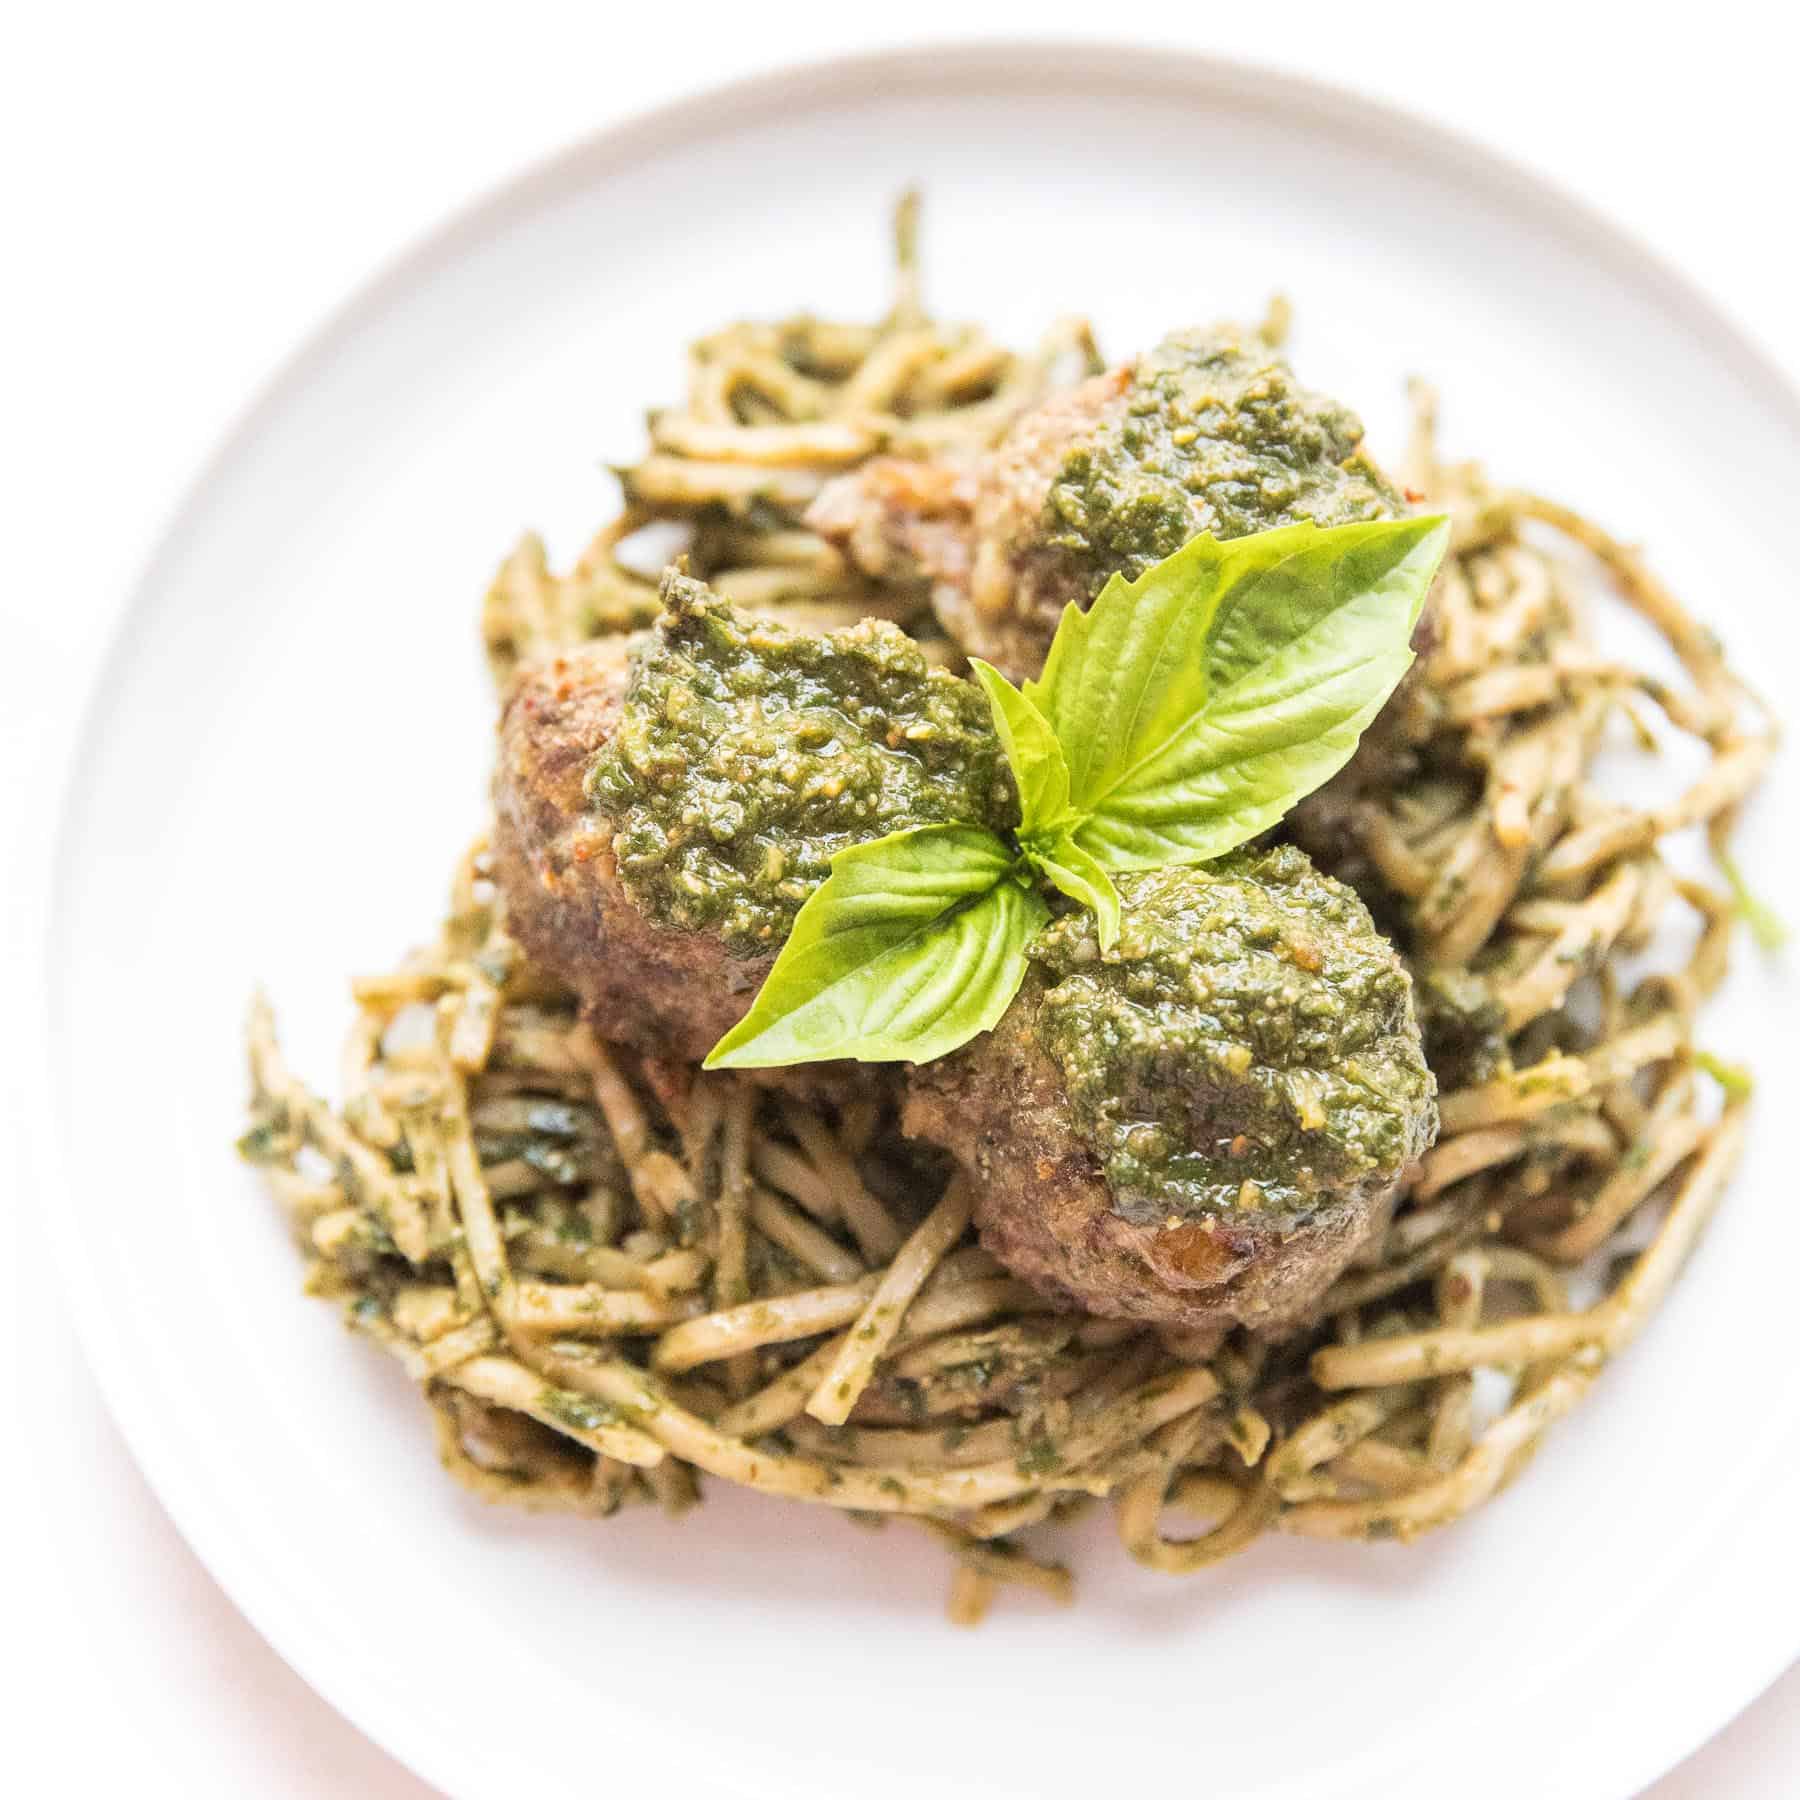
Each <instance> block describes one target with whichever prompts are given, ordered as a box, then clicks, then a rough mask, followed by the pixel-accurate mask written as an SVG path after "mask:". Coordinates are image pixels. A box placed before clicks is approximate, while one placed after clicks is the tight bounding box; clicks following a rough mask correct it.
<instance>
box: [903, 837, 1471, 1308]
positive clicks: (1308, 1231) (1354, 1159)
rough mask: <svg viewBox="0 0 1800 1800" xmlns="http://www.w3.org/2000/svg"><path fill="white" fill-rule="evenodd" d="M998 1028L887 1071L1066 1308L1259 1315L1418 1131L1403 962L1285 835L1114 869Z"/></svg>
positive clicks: (1391, 1181)
mask: <svg viewBox="0 0 1800 1800" xmlns="http://www.w3.org/2000/svg"><path fill="white" fill-rule="evenodd" d="M1118 887H1119V892H1120V898H1121V902H1122V913H1121V925H1120V931H1119V936H1118V941H1117V943H1116V944H1115V945H1114V946H1113V947H1112V948H1111V949H1109V950H1106V951H1102V950H1101V949H1100V947H1099V942H1098V937H1097V933H1096V930H1095V927H1094V923H1093V919H1092V915H1090V914H1086V913H1070V914H1067V915H1065V916H1064V917H1062V918H1060V919H1059V920H1057V921H1056V922H1055V923H1054V924H1053V925H1051V927H1050V928H1049V929H1048V930H1047V931H1046V932H1044V933H1043V934H1042V936H1040V937H1039V938H1038V939H1037V940H1036V941H1035V942H1034V944H1033V946H1032V949H1031V952H1030V954H1031V958H1032V965H1033V966H1032V968H1031V971H1030V972H1029V974H1028V975H1027V977H1026V981H1025V984H1024V986H1023V988H1022V989H1021V992H1020V994H1019V996H1018V998H1017V999H1016V1000H1015V1001H1014V1002H1013V1005H1012V1006H1011V1008H1010V1009H1009V1010H1008V1012H1007V1013H1006V1015H1005V1017H1004V1018H1003V1019H1002V1020H1001V1022H1000V1024H999V1026H998V1027H997V1028H996V1029H995V1030H994V1031H992V1032H991V1033H989V1034H987V1035H986V1036H984V1037H981V1038H977V1039H976V1040H975V1041H974V1042H973V1043H971V1044H969V1045H968V1046H966V1047H965V1048H964V1049H962V1050H960V1051H958V1052H956V1053H955V1054H954V1055H952V1056H950V1057H948V1058H945V1059H944V1060H943V1061H941V1062H938V1063H934V1064H930V1065H927V1066H923V1067H919V1068H915V1069H913V1070H911V1071H909V1075H908V1099H907V1105H906V1111H905V1121H904V1122H905V1125H906V1128H907V1129H908V1131H910V1132H912V1133H914V1134H915V1135H917V1136H920V1137H924V1138H927V1139H929V1140H931V1141H933V1142H935V1143H939V1144H942V1145H943V1146H945V1147H946V1148H948V1149H949V1150H951V1151H952V1152H953V1153H954V1154H955V1155H956V1157H957V1158H958V1160H959V1161H960V1162H961V1163H962V1164H963V1165H964V1167H965V1168H967V1169H968V1170H969V1171H970V1172H971V1173H972V1174H973V1175H974V1176H975V1177H976V1190H975V1192H976V1201H975V1217H976V1223H977V1225H978V1226H979V1227H980V1230H981V1234H982V1238H983V1241H984V1242H985V1243H986V1244H987V1245H988V1247H989V1248H990V1249H991V1250H992V1251H993V1252H994V1253H995V1254H996V1255H997V1256H999V1257H1000V1258H1001V1259H1002V1260H1003V1261H1004V1262H1005V1263H1006V1264H1007V1265H1008V1266H1009V1267H1010V1268H1012V1269H1013V1270H1014V1271H1015V1272H1016V1273H1018V1274H1019V1275H1021V1276H1023V1277H1024V1278H1025V1279H1026V1280H1028V1281H1030V1282H1032V1283H1033V1284H1034V1285H1036V1286H1038V1287H1040V1288H1042V1289H1043V1290H1044V1291H1045V1292H1046V1293H1048V1294H1050V1295H1052V1296H1053V1297H1055V1298H1057V1299H1059V1300H1064V1301H1068V1302H1072V1303H1074V1304H1076V1305H1079V1306H1081V1307H1084V1308H1085V1309H1086V1310H1088V1311H1090V1312H1098V1313H1104V1314H1110V1315H1114V1316H1118V1317H1124V1318H1136V1319H1146V1320H1153V1321H1157V1322H1160V1323H1166V1324H1172V1325H1179V1326H1183V1327H1189V1328H1193V1327H1201V1326H1217V1325H1221V1324H1226V1323H1242V1324H1246V1325H1252V1326H1257V1327H1261V1328H1266V1329H1278V1328H1279V1327H1281V1326H1282V1325H1283V1324H1285V1323H1287V1322H1288V1321H1291V1320H1293V1319H1295V1318H1297V1317H1298V1316H1300V1315H1302V1314H1304V1313H1305V1312H1306V1311H1307V1310H1308V1309H1309V1308H1310V1307H1311V1306H1312V1304H1313V1303H1314V1302H1315V1301H1316V1300H1317V1298H1318V1296H1319V1295H1320V1294H1321V1293H1322V1292H1323V1291H1324V1289H1325V1288H1326V1287H1327V1286H1328V1285H1329V1284H1330V1282H1331V1281H1332V1279H1333V1278H1334V1277H1335V1276H1336V1275H1337V1274H1338V1273H1339V1272H1340V1271H1341V1270H1342V1269H1343V1268H1344V1266H1345V1264H1346V1263H1347V1262H1348V1261H1349V1259H1350V1257H1351V1256H1352V1255H1353V1254H1354V1252H1355V1250H1356V1248H1357V1247H1358V1245H1360V1244H1361V1243H1363V1242H1364V1241H1365V1240H1366V1239H1367V1238H1368V1237H1369V1235H1370V1234H1371V1233H1372V1231H1373V1230H1374V1229H1375V1228H1376V1227H1377V1225H1378V1224H1379V1223H1380V1221H1381V1220H1382V1219H1383V1218H1384V1217H1385V1216H1386V1213H1387V1210H1388V1208H1389V1207H1390V1205H1391V1203H1392V1199H1393V1196H1394V1194H1395V1192H1396V1190H1397V1187H1398V1184H1399V1182H1400V1180H1401V1178H1402V1177H1403V1176H1404V1174H1405V1172H1406V1170H1407V1168H1408V1167H1409V1166H1410V1165H1411V1164H1412V1163H1413V1161H1414V1160H1416V1158H1417V1157H1418V1156H1420V1155H1421V1154H1422V1153H1423V1152H1424V1150H1425V1149H1426V1147H1427V1146H1428V1145H1429V1143H1430V1141H1431V1138H1432V1136H1433V1134H1434V1133H1435V1130H1436V1121H1437V1114H1436V1105H1435V1098H1434V1096H1435V1087H1434V1084H1433V1081H1432V1077H1431V1074H1430V1071H1429V1069H1428V1068H1427V1066H1426V1063H1425V1058H1424V1051H1423V1046H1422V1044H1421V1041H1420V1034H1419V1027H1418V1022H1417V1019H1416V1017H1415V1014H1414V1009H1413V1000H1412V986H1411V981H1410V978H1409V976H1408V975H1407V973H1406V971H1405V969H1404V967H1403V966H1402V965H1401V963H1400V960H1399V958H1398V956H1397V955H1396V953H1395V952H1394V950H1393V947H1392V946H1391V945H1390V944H1389V943H1387V941H1386V940H1385V939H1383V938H1382V937H1381V936H1380V935H1379V933H1377V931H1376V930H1375V928H1374V925H1373V923H1372V922H1371V920H1370V918H1369V915H1368V912H1367V910H1366V909H1365V908H1364V907H1363V905H1362V903H1361V902H1360V901H1359V900H1358V899H1357V898H1356V896H1355V895H1354V894H1353V893H1352V892H1351V891H1350V890H1349V889H1348V888H1346V887H1344V886H1343V885H1342V884H1341V883H1339V882H1336V881H1333V880H1331V879H1330V878H1328V877H1326V876H1324V875H1321V874H1320V873H1319V872H1318V871H1317V870H1316V869H1314V868H1313V867H1312V865H1311V864H1310V863H1309V862H1308V861H1307V859H1306V857H1305V856H1304V855H1303V854H1302V853H1301V852H1300V851H1298V850H1296V849H1294V848H1293V847H1292V846H1288V845H1283V846H1276V847H1273V848H1270V849H1265V850H1258V851H1243V852H1238V853H1235V854H1233V855H1232V856H1229V857H1225V858H1222V859H1220V861H1219V862H1217V863H1215V864H1211V865H1208V866H1207V867H1205V868H1201V869H1163V870H1156V871H1151V872H1147V873H1143V874H1137V875H1127V876H1122V877H1120V879H1119V881H1118Z"/></svg>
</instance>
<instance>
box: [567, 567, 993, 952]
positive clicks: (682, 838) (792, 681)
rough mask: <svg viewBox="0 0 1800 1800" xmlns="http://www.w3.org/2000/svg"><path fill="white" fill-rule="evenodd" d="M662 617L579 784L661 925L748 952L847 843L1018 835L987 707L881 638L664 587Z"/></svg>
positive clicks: (891, 631) (865, 629)
mask: <svg viewBox="0 0 1800 1800" xmlns="http://www.w3.org/2000/svg"><path fill="white" fill-rule="evenodd" d="M663 605H664V612H663V616H662V617H661V619H659V620H658V622H657V627H656V631H655V633H654V635H653V636H652V637H650V638H649V639H647V640H646V641H645V642H644V643H643V644H642V645H641V646H640V647H639V648H638V650H637V651H636V653H635V655H634V657H633V660H632V671H631V685H630V687H629V689H628V691H627V694H626V699H625V705H624V711H623V716H622V717H621V719H620V722H619V726H618V729H617V732H616V733H615V735H614V737H613V738H612V740H611V742H610V743H608V744H607V746H606V747H605V749H603V750H602V751H601V753H600V755H599V757H598V758H597V759H596V761H595V764H594V767H593V769H592V770H591V771H590V773H589V776H588V794H589V797H590V799H591V800H592V802H593V804H594V805H595V806H596V807H597V808H598V809H599V810H600V811H601V812H603V813H605V814H607V815H609V817H610V818H611V820H612V822H613V826H614V833H615V835H614V840H613V847H614V853H615V855H616V856H617V858H618V864H619V873H620V877H621V879H622V881H623V883H624V886H625V889H626V891H627V892H628V893H629V894H630V896H631V898H632V900H633V901H634V903H635V904H637V905H638V906H640V907H642V908H643V909H644V911H645V912H647V913H648V914H649V915H650V916H651V917H652V918H654V919H656V920H658V921H659V922H660V923H662V924H666V925H670V926H673V927H675V928H677V929H680V930H689V931H699V930H708V931H715V932H717V933H718V934H719V935H720V937H721V938H722V939H723V941H724V943H725V946H726V948H727V949H728V950H729V951H730V952H731V953H732V954H733V955H737V956H755V955H758V954H761V953H763V952H766V951H768V950H771V949H774V948H776V947H778V946H779V945H780V944H781V943H782V941H783V940H784V939H785V938H786V936H787V934H788V930H789V928H790V927H791V926H792V924H793V921H794V915H795V914H796V913H797V912H798V911H799V910H800V908H801V906H802V905H803V904H804V903H805V901H806V900H807V898H808V897H809V896H810V895H811V893H812V892H813V890H814V889H815V888H817V887H818V886H819V884H820V883H821V882H823V881H824V879H825V877H826V875H827V874H828V873H829V872H830V862H831V857H832V854H833V853H834V852H835V851H837V850H840V849H842V848H843V847H844V846H845V845H847V844H852V843H858V842H865V841H867V840H868V839H870V838H876V837H881V836H884V835H885V834H887V833H888V832H892V831H903V830H908V829H910V828H912V827H914V826H918V825H931V824H939V823H947V822H952V821H954V822H958V823H974V824H984V825H990V826H993V827H994V828H996V829H1005V828H1007V827H1009V826H1011V825H1013V824H1015V823H1016V822H1017V818H1018V809H1017V801H1016V799H1015V797H1014V792H1013V786H1012V779H1011V776H1010V775H1009V774H1008V772H1007V769H1006V763H1005V758H1004V756H1003V755H1002V753H1001V750H1000V745H999V740H998V739H997V738H996V737H995V735H994V730H993V724H992V721H991V718H990V715H989V712H988V706H987V701H986V700H985V699H984V698H983V697H982V695H981V694H980V692H979V691H978V690H977V689H976V688H974V687H972V686H971V685H970V684H969V683H967V682H963V681H958V680H957V679H955V678H954V677H953V676H950V675H947V674H945V673H944V672H942V671H941V670H936V669H933V668H932V667H931V666H930V665H929V664H928V663H927V662H926V660H925V657H924V655H923V654H922V653H921V651H920V650H919V647H918V646H917V645H916V644H914V643H913V642H912V640H911V639H909V638H908V637H907V636H906V635H905V634H904V633H903V632H901V631H899V630H898V629H896V628H895V627H894V626H892V625H888V624H885V623H883V622H881V621H878V620H873V619H867V620H864V621H863V622H862V623H861V624H860V625H856V626H852V627H851V628H850V629H848V630H846V631H835V632H831V633H828V634H826V635H823V636H814V635H811V634H808V633H803V632H795V631H789V630H786V629H785V628H783V627H781V626H779V625H775V624H771V623H767V622H765V621H763V620H759V619H755V618H752V617H750V616H749V615H747V614H745V613H741V612H739V611H737V609H736V608H734V607H732V606H731V605H729V604H728V603H727V602H726V601H724V600H721V599H720V598H719V597H718V596H717V595H715V594H713V593H712V592H711V591H710V590H708V589H707V588H706V587H704V586H703V585H702V584H701V583H700V582H697V581H693V580H691V579H689V578H688V577H686V576H681V575H675V574H671V575H669V576H666V577H665V578H664V584H663Z"/></svg>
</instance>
